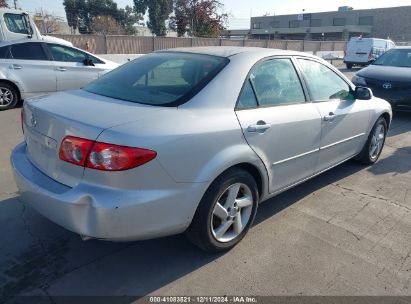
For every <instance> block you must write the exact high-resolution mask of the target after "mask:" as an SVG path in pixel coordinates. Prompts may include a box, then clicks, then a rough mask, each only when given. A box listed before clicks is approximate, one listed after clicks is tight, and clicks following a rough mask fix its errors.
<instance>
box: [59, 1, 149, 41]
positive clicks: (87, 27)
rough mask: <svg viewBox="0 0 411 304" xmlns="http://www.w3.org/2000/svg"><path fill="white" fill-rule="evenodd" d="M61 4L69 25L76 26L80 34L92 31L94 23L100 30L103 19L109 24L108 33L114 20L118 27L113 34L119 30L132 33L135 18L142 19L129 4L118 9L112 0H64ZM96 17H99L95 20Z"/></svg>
mask: <svg viewBox="0 0 411 304" xmlns="http://www.w3.org/2000/svg"><path fill="white" fill-rule="evenodd" d="M63 5H64V8H65V10H66V16H67V21H68V24H69V26H70V27H72V28H74V29H77V28H78V29H79V31H80V33H82V34H91V33H94V32H95V29H96V27H95V25H97V28H99V29H101V30H102V25H103V24H102V22H103V21H104V20H105V21H104V22H103V23H104V24H106V25H107V24H110V26H109V27H108V28H110V33H112V31H113V29H114V28H116V26H114V23H113V21H115V23H116V24H117V25H119V27H120V28H119V30H118V31H117V32H115V34H117V33H120V32H125V33H129V34H132V33H133V30H134V24H135V23H136V20H137V21H138V20H139V18H140V19H142V17H141V16H140V15H138V14H136V13H135V12H134V11H133V10H132V8H131V7H129V6H127V7H126V8H125V9H119V8H118V7H117V3H116V2H114V1H113V0H64V2H63ZM96 18H100V19H99V20H96ZM105 30H107V27H106V29H105ZM105 30H102V31H105Z"/></svg>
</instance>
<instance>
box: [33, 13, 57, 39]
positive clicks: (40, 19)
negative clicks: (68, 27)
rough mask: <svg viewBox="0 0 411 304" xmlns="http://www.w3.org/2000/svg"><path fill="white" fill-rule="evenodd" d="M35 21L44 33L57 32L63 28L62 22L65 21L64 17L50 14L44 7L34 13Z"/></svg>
mask: <svg viewBox="0 0 411 304" xmlns="http://www.w3.org/2000/svg"><path fill="white" fill-rule="evenodd" d="M34 22H35V23H36V26H37V27H38V28H39V29H40V31H41V33H42V34H46V35H47V34H53V33H57V32H58V31H60V29H61V24H62V23H63V22H64V20H63V18H61V17H58V16H54V15H52V14H49V13H48V12H47V11H43V10H42V9H41V10H39V11H38V13H36V14H35V15H34Z"/></svg>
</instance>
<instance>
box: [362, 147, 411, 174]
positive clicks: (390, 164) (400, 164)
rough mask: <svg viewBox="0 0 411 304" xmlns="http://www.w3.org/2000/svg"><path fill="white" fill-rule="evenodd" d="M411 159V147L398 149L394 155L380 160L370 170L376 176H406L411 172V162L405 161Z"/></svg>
mask: <svg viewBox="0 0 411 304" xmlns="http://www.w3.org/2000/svg"><path fill="white" fill-rule="evenodd" d="M410 158H411V147H404V148H397V149H396V150H395V152H394V153H393V154H391V155H390V156H388V157H385V158H383V159H380V160H379V161H378V162H377V163H376V164H374V165H373V166H372V167H370V168H369V169H368V171H370V172H371V173H373V174H375V175H383V174H387V173H393V174H394V175H396V174H404V173H407V172H410V171H411V162H409V161H404V159H410Z"/></svg>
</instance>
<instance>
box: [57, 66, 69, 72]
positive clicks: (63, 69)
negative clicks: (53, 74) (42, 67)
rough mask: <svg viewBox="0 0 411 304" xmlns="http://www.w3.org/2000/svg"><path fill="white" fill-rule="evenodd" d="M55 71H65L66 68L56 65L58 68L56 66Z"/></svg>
mask: <svg viewBox="0 0 411 304" xmlns="http://www.w3.org/2000/svg"><path fill="white" fill-rule="evenodd" d="M57 71H60V72H65V71H67V69H66V68H63V67H58V68H57Z"/></svg>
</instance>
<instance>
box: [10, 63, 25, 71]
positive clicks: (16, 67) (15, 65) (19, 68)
mask: <svg viewBox="0 0 411 304" xmlns="http://www.w3.org/2000/svg"><path fill="white" fill-rule="evenodd" d="M11 68H12V69H13V70H21V69H22V68H23V67H22V66H21V65H18V64H13V65H12V66H11Z"/></svg>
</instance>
